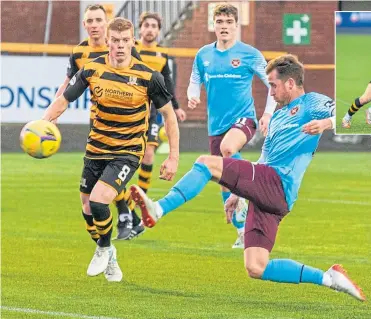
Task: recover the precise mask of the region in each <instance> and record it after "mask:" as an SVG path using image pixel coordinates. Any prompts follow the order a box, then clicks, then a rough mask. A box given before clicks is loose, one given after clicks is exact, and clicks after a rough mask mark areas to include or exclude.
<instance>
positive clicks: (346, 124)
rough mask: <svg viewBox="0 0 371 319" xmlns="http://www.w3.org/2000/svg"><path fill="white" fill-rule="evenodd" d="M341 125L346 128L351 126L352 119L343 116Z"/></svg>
mask: <svg viewBox="0 0 371 319" xmlns="http://www.w3.org/2000/svg"><path fill="white" fill-rule="evenodd" d="M341 126H342V127H344V128H350V127H351V126H352V119H351V118H350V119H347V118H345V117H344V118H343V119H342V121H341Z"/></svg>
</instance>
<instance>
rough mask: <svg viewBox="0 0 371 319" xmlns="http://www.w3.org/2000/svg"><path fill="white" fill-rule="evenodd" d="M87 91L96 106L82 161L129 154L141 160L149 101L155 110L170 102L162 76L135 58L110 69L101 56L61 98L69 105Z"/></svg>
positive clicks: (77, 75)
mask: <svg viewBox="0 0 371 319" xmlns="http://www.w3.org/2000/svg"><path fill="white" fill-rule="evenodd" d="M87 87H89V88H90V91H91V92H92V94H93V98H94V101H95V103H96V115H95V118H94V122H93V125H92V128H91V131H90V133H89V138H88V142H87V147H86V157H88V158H98V159H99V158H117V157H120V156H123V155H126V154H132V155H135V156H137V157H138V158H139V159H140V160H141V158H142V157H143V155H144V151H145V148H146V143H147V137H146V132H147V129H148V119H149V101H150V100H151V101H152V102H153V103H154V106H155V107H156V108H157V109H159V108H161V107H163V106H164V105H165V104H167V103H168V102H169V101H170V100H171V94H170V93H169V92H168V91H167V90H166V87H165V83H164V79H163V76H162V75H161V74H160V73H159V72H157V71H155V70H152V69H151V68H149V67H148V66H146V65H145V64H144V63H143V62H141V61H139V60H138V59H135V58H132V60H131V62H130V65H129V66H128V67H125V68H120V69H117V68H113V67H112V66H111V65H110V64H109V60H108V55H103V56H100V57H99V58H97V59H95V60H93V61H91V62H89V63H87V64H86V65H85V66H84V67H83V68H82V69H81V70H80V71H79V72H77V74H76V75H75V76H74V77H73V78H72V79H71V81H70V83H69V85H68V86H67V88H66V90H65V92H64V93H63V94H64V97H65V98H66V99H67V100H68V101H69V102H72V101H74V100H76V99H77V98H78V97H79V96H80V95H81V94H82V93H83V92H84V90H85V89H86V88H87Z"/></svg>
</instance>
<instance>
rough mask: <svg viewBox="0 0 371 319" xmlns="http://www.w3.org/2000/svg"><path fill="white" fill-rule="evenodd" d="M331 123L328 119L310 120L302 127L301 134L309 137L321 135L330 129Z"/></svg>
mask: <svg viewBox="0 0 371 319" xmlns="http://www.w3.org/2000/svg"><path fill="white" fill-rule="evenodd" d="M331 127H332V123H331V120H330V119H323V120H312V121H310V122H309V123H307V124H305V125H304V126H303V132H304V133H306V134H310V135H317V134H321V133H323V131H325V130H327V129H331Z"/></svg>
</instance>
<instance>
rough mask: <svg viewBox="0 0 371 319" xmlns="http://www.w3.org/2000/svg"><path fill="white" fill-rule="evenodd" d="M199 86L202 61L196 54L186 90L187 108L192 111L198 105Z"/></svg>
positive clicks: (200, 84)
mask: <svg viewBox="0 0 371 319" xmlns="http://www.w3.org/2000/svg"><path fill="white" fill-rule="evenodd" d="M201 86H202V61H201V57H200V55H199V54H198V53H197V55H196V57H195V60H194V61H193V67H192V73H191V77H190V79H189V85H188V89H187V97H188V107H189V108H190V109H194V108H195V107H196V106H197V105H198V104H200V96H201Z"/></svg>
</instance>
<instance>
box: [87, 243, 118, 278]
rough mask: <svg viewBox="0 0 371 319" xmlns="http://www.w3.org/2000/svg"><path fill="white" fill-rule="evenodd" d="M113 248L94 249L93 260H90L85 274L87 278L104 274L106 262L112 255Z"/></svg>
mask: <svg viewBox="0 0 371 319" xmlns="http://www.w3.org/2000/svg"><path fill="white" fill-rule="evenodd" d="M112 247H113V246H110V247H99V246H97V248H96V249H95V253H94V256H93V259H92V260H91V262H90V264H89V267H88V270H87V272H86V273H87V274H88V276H97V275H99V274H101V273H102V272H104V271H105V270H106V268H107V266H108V262H109V260H110V258H111V256H112V254H113V248H112Z"/></svg>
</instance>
